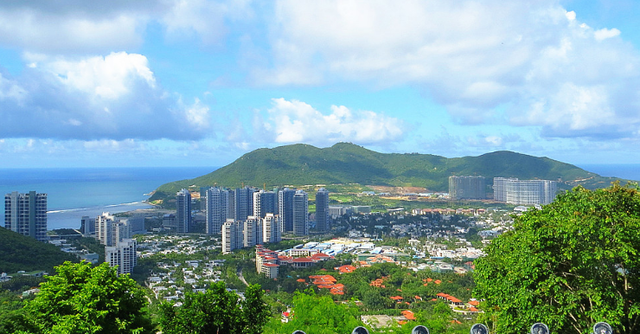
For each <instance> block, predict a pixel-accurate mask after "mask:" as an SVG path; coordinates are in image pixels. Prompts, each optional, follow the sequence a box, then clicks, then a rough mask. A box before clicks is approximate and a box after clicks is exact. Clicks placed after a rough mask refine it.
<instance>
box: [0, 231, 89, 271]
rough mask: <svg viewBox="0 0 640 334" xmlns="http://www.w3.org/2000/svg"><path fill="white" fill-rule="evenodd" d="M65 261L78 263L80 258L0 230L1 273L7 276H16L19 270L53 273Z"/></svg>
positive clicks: (54, 247) (28, 238) (49, 245)
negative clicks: (54, 268)
mask: <svg viewBox="0 0 640 334" xmlns="http://www.w3.org/2000/svg"><path fill="white" fill-rule="evenodd" d="M65 261H72V262H78V258H77V257H75V256H74V255H71V254H67V253H65V252H63V251H61V250H60V249H59V248H58V247H56V246H54V245H52V244H49V243H44V242H41V241H37V240H35V239H33V238H30V237H26V236H24V235H21V234H19V233H16V232H13V231H10V230H7V229H5V228H0V272H5V273H7V274H14V273H16V272H17V271H19V270H24V271H26V272H30V271H37V270H44V271H47V272H53V267H55V266H58V265H60V264H62V263H64V262H65Z"/></svg>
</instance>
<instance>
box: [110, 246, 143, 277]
mask: <svg viewBox="0 0 640 334" xmlns="http://www.w3.org/2000/svg"><path fill="white" fill-rule="evenodd" d="M137 245H138V244H137V242H136V241H135V240H133V239H122V240H121V241H119V242H118V243H117V244H116V245H115V246H109V247H105V248H104V253H105V256H104V257H105V262H108V263H109V266H111V267H115V266H118V274H120V275H122V274H130V273H131V272H133V267H135V266H136V264H137V256H136V247H137Z"/></svg>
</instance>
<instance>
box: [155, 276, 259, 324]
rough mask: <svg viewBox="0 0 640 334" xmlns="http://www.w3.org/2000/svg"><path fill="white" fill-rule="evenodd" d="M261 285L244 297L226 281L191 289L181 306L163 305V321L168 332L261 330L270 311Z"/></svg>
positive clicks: (161, 314)
mask: <svg viewBox="0 0 640 334" xmlns="http://www.w3.org/2000/svg"><path fill="white" fill-rule="evenodd" d="M263 295H264V291H263V290H262V288H260V286H259V285H250V286H248V287H247V289H246V290H245V292H244V297H245V298H244V300H243V301H239V296H238V294H236V293H235V292H233V291H227V289H226V286H225V284H224V282H218V283H215V284H213V285H212V286H211V287H209V289H207V291H206V292H205V293H192V292H187V293H186V294H185V296H184V301H183V303H182V305H181V306H176V305H174V304H171V303H168V302H165V303H163V304H162V305H161V306H160V325H161V327H162V332H163V333H166V334H182V333H189V334H206V333H212V334H213V333H216V334H260V333H262V327H263V326H264V324H265V323H266V322H267V320H268V318H269V316H270V312H269V308H268V306H267V305H266V303H265V302H264V300H263Z"/></svg>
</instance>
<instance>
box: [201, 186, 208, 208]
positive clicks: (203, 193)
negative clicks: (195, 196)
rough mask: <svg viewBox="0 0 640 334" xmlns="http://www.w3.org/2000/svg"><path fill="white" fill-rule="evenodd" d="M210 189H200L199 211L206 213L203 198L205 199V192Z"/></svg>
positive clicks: (205, 203) (205, 202)
mask: <svg viewBox="0 0 640 334" xmlns="http://www.w3.org/2000/svg"><path fill="white" fill-rule="evenodd" d="M209 188H211V187H200V211H202V212H206V211H207V201H206V200H205V198H206V197H207V190H209Z"/></svg>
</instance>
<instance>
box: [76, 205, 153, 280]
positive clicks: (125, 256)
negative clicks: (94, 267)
mask: <svg viewBox="0 0 640 334" xmlns="http://www.w3.org/2000/svg"><path fill="white" fill-rule="evenodd" d="M134 223H135V224H134ZM140 229H141V228H140V220H139V219H135V220H134V219H132V220H131V221H129V220H127V219H122V220H121V219H119V218H118V217H115V216H113V215H111V214H109V213H108V212H103V213H102V215H99V216H97V217H96V218H91V217H89V216H83V217H82V219H81V231H82V233H83V234H84V236H87V237H94V238H96V240H98V241H99V242H100V244H102V245H104V246H105V248H104V252H105V259H104V260H105V262H107V263H109V265H110V266H111V267H115V266H118V274H130V273H131V272H132V271H133V267H135V266H136V263H137V255H136V250H137V242H136V240H135V239H132V238H131V236H132V234H134V233H137V232H138V231H139V230H140ZM142 229H144V219H142Z"/></svg>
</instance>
